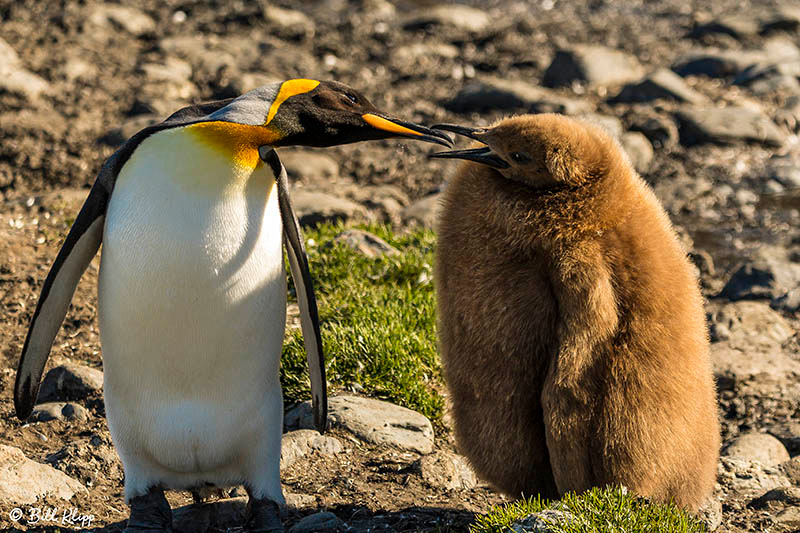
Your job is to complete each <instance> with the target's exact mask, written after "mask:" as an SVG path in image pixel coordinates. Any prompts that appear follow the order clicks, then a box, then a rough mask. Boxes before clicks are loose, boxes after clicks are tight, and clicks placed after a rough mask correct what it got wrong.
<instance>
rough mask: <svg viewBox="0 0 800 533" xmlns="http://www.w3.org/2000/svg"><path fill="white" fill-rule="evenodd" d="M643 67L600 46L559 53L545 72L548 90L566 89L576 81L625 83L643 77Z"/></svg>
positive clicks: (622, 54) (544, 82)
mask: <svg viewBox="0 0 800 533" xmlns="http://www.w3.org/2000/svg"><path fill="white" fill-rule="evenodd" d="M642 74H643V71H642V67H641V65H640V64H639V62H638V61H637V60H636V58H635V57H633V56H631V55H629V54H627V53H625V52H622V51H620V50H614V49H612V48H606V47H604V46H599V45H576V46H574V47H573V48H571V49H569V50H559V51H558V52H556V55H555V57H554V58H553V61H552V63H550V66H549V67H548V68H547V71H546V72H545V73H544V78H543V79H542V83H543V84H544V85H545V86H547V87H563V86H569V85H572V83H573V82H580V83H586V84H587V85H589V86H604V85H612V84H615V83H625V82H628V81H633V80H636V79H638V78H640V77H641V76H642Z"/></svg>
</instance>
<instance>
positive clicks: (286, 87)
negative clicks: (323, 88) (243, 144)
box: [264, 78, 319, 124]
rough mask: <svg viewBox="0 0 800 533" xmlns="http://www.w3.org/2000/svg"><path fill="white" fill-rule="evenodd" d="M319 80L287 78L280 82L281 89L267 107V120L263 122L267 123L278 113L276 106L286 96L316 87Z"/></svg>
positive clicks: (283, 100)
mask: <svg viewBox="0 0 800 533" xmlns="http://www.w3.org/2000/svg"><path fill="white" fill-rule="evenodd" d="M317 85H319V82H318V81H317V80H306V79H302V78H300V79H296V80H287V81H285V82H283V83H282V84H281V90H280V91H278V96H276V97H275V101H274V102H272V105H271V106H270V107H269V113H267V121H266V122H264V124H269V123H270V121H272V119H273V118H275V115H276V114H277V113H278V108H279V107H280V106H281V104H282V103H284V102H285V101H286V100H287V99H288V98H290V97H292V96H295V95H298V94H303V93H307V92H310V91H313V90H314V89H316V88H317Z"/></svg>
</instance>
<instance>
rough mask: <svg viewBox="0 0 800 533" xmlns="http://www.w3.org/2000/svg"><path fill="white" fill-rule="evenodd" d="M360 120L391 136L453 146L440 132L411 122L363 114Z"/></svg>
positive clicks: (448, 138)
mask: <svg viewBox="0 0 800 533" xmlns="http://www.w3.org/2000/svg"><path fill="white" fill-rule="evenodd" d="M361 118H362V119H363V120H364V122H366V123H367V124H369V125H370V126H372V127H373V128H375V129H377V130H382V131H386V132H388V133H391V134H392V135H393V136H398V137H408V138H410V139H416V140H418V141H425V142H429V143H434V144H441V145H442V146H446V147H448V148H450V147H452V146H453V141H452V139H450V137H449V136H448V135H446V134H444V133H442V132H440V131H435V130H432V129H430V128H426V127H425V126H420V125H419V124H414V123H413V122H404V121H402V120H397V119H396V118H389V117H383V116H380V115H376V114H374V113H365V114H363V115H361Z"/></svg>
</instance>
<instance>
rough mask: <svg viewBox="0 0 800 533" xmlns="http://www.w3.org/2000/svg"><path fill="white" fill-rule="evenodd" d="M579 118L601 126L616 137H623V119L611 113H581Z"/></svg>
mask: <svg viewBox="0 0 800 533" xmlns="http://www.w3.org/2000/svg"><path fill="white" fill-rule="evenodd" d="M578 118H579V119H581V120H583V121H585V122H588V123H589V124H594V125H595V126H600V127H601V128H602V129H604V130H605V131H606V133H608V134H609V135H611V136H612V137H614V138H615V139H619V138H620V137H622V134H623V133H624V132H625V127H624V126H623V125H622V121H621V120H620V119H618V118H617V117H613V116H611V115H601V114H600V113H583V114H581V115H579V116H578Z"/></svg>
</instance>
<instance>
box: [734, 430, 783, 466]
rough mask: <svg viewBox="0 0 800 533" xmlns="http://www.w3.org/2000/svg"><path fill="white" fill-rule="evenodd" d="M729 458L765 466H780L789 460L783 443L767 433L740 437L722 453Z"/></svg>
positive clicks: (747, 434)
mask: <svg viewBox="0 0 800 533" xmlns="http://www.w3.org/2000/svg"><path fill="white" fill-rule="evenodd" d="M722 454H723V455H725V456H727V457H737V458H739V459H745V460H748V461H758V462H759V463H761V464H763V465H764V466H778V465H779V464H781V463H783V462H785V461H788V460H789V452H787V451H786V448H785V447H784V446H783V444H781V441H779V440H778V439H776V438H775V437H773V436H772V435H768V434H766V433H746V434H744V435H739V436H738V437H736V438H735V439H733V441H732V442H731V443H730V444H729V445H728V446H727V447H726V448H725V450H724V451H723V452H722Z"/></svg>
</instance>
